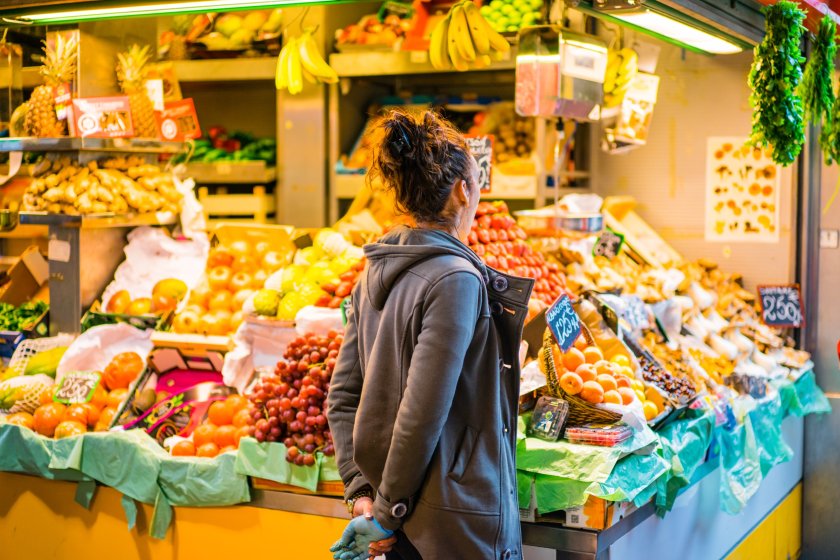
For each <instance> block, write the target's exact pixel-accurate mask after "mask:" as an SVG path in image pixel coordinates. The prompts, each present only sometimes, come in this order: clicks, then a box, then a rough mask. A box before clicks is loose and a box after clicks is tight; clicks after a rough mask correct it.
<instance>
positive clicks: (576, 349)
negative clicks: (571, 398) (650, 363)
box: [551, 336, 665, 420]
mask: <svg viewBox="0 0 840 560" xmlns="http://www.w3.org/2000/svg"><path fill="white" fill-rule="evenodd" d="M551 350H552V353H553V357H554V364H555V367H557V370H558V371H557V373H558V375H559V377H560V386H561V387H562V388H563V390H564V391H565V392H566V393H568V394H570V395H580V397H581V398H582V399H584V400H586V401H589V402H591V403H593V404H600V403H611V404H623V405H629V404H631V403H632V402H633V401H635V400H636V399H638V400H639V401H640V402H641V403H642V410H643V411H644V413H645V418H646V419H647V420H652V419H654V418H656V417H657V416H659V414H660V413H662V411H663V410H665V400H664V398H663V397H662V395H661V394H660V393H659V392H658V391H656V389H653V388H651V387H648V388H647V389H646V388H645V386H644V383H642V382H641V381H640V380H639V379H637V378H636V374H635V372H634V371H633V368H632V367H631V362H630V358H628V356H626V355H624V354H621V353H616V354H615V355H613V356H611V357H610V359H609V360H605V359H604V353H603V351H602V350H601V349H600V348H599V347H598V346H595V345H590V344H588V343H587V342H586V339H585V338H583V337H582V336H581V337H578V339H577V340H576V341H575V344H574V346H573V347H572V348H569V350H568V351H566V352H565V353H563V352H560V348H559V347H558V346H556V345H553V346H552V348H551Z"/></svg>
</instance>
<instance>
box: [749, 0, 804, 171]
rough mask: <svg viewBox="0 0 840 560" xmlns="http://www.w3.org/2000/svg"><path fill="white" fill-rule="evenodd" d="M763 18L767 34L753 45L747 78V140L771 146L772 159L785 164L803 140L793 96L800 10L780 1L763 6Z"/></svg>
mask: <svg viewBox="0 0 840 560" xmlns="http://www.w3.org/2000/svg"><path fill="white" fill-rule="evenodd" d="M764 17H765V31H766V34H765V36H764V40H762V42H761V43H760V44H759V45H758V46H757V47H756V48H755V60H753V65H752V68H751V69H750V77H749V85H750V88H752V93H751V94H750V104H751V105H752V107H753V130H752V138H751V142H752V144H753V145H755V146H758V147H764V146H770V147H771V148H772V149H773V161H775V162H776V163H778V164H781V165H790V164H791V163H793V162H794V160H796V157H797V156H798V155H799V152H800V151H801V150H802V144H803V143H804V142H805V132H804V130H803V126H802V125H803V108H802V100H801V99H800V98H799V97H798V96H797V95H796V88H797V87H798V86H799V82H800V81H801V80H802V63H803V62H804V61H805V59H804V58H803V57H802V53H801V52H800V51H799V43H800V41H801V40H802V32H803V30H804V28H803V27H802V21H803V20H804V19H805V14H804V13H803V12H802V10H800V9H799V7H798V6H797V5H796V4H795V3H793V2H789V1H788V0H782V1H780V2H779V3H777V4H773V5H772V6H767V7H766V8H764Z"/></svg>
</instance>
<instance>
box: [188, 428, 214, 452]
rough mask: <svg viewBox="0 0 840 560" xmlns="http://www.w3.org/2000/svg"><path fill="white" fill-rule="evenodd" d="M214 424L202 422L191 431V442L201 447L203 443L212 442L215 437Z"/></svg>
mask: <svg viewBox="0 0 840 560" xmlns="http://www.w3.org/2000/svg"><path fill="white" fill-rule="evenodd" d="M216 429H217V428H216V426H214V425H213V424H202V425H201V426H199V427H198V428H196V429H195V431H194V432H193V443H195V446H196V447H201V446H202V445H204V444H205V443H212V442H213V440H214V439H215V437H216Z"/></svg>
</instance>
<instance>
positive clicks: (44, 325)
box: [0, 0, 840, 560]
mask: <svg viewBox="0 0 840 560" xmlns="http://www.w3.org/2000/svg"><path fill="white" fill-rule="evenodd" d="M243 7H244V6H243ZM625 8H626V7H625ZM50 9H51V10H53V11H52V12H50V11H48V10H47V9H46V8H43V9H41V8H33V9H31V10H30V11H29V12H27V10H26V9H19V10H14V11H12V12H9V13H6V12H5V11H4V10H5V8H3V9H0V15H3V16H9V18H10V19H9V21H12V22H15V21H27V19H28V20H29V21H33V22H36V23H44V24H47V25H49V24H55V23H60V24H64V23H73V25H71V26H69V27H68V28H61V29H59V30H56V29H55V28H53V27H47V29H46V33H42V31H43V29H41V28H38V27H37V26H35V27H32V28H27V30H24V29H23V28H22V27H20V26H17V25H13V26H12V27H11V28H10V29H11V35H10V37H11V38H7V39H6V40H5V41H3V42H0V55H2V56H0V130H3V131H4V132H3V136H2V137H0V156H2V159H0V196H2V205H3V210H2V217H3V220H5V221H4V222H3V224H4V226H3V229H4V230H5V231H4V232H3V233H0V240H2V245H0V247H2V251H3V255H6V256H4V259H5V260H7V261H8V262H9V264H11V266H10V267H9V269H8V270H7V271H6V272H4V276H3V279H2V282H3V283H2V284H0V319H2V328H3V329H4V330H3V331H2V332H0V337H2V345H0V356H2V357H3V358H4V362H3V368H2V370H1V371H0V471H3V472H2V474H0V511H3V515H2V518H0V541H2V542H4V543H6V542H9V543H12V546H11V548H10V549H8V550H10V554H11V556H10V557H11V558H19V557H20V558H23V557H27V558H31V557H33V555H34V557H41V556H44V557H47V556H55V555H59V556H60V555H69V554H73V555H76V554H80V553H85V554H86V555H87V556H88V557H92V558H99V557H105V556H106V555H108V554H109V552H108V550H105V548H101V547H97V546H93V547H91V545H90V543H91V542H93V543H96V542H117V543H122V544H123V545H124V546H125V547H126V548H127V549H131V550H132V551H134V552H131V554H135V552H136V554H135V555H136V556H137V557H138V558H141V557H147V556H154V557H156V558H157V557H161V558H168V557H173V558H176V557H179V556H182V555H185V554H188V555H197V554H198V553H200V552H204V553H206V554H213V555H218V554H220V553H221V552H220V551H223V550H224V551H226V553H229V554H237V555H243V554H264V553H273V554H276V553H277V549H276V544H275V543H273V542H270V541H269V540H267V539H266V538H265V535H266V533H265V531H266V530H267V527H269V526H270V527H272V528H274V527H280V529H278V530H279V531H280V532H281V533H283V534H284V535H286V536H287V539H284V540H287V541H288V543H289V544H288V548H287V549H285V550H283V551H282V552H283V553H284V554H285V555H288V556H289V557H293V556H294V557H307V558H320V557H327V552H326V550H327V548H328V546H329V544H331V542H332V541H333V540H334V538H335V537H336V536H337V535H338V534H339V532H340V530H341V528H342V527H343V525H344V519H346V518H347V513H346V508H345V507H344V504H343V501H342V499H341V496H342V494H343V485H342V484H341V481H340V477H339V475H338V469H337V467H336V464H335V460H334V457H333V455H334V448H333V444H332V436H331V434H330V430H329V425H328V421H327V418H326V412H325V400H326V395H327V393H328V391H329V381H330V377H331V375H332V370H333V368H334V366H335V360H336V357H337V355H338V352H339V349H340V348H341V345H342V343H343V336H342V331H343V327H344V322H345V321H346V315H345V312H344V307H345V306H346V305H347V301H348V299H347V298H348V296H350V294H351V292H352V290H353V288H354V286H355V285H356V283H357V282H358V281H359V279H360V277H361V275H362V274H363V273H364V267H365V258H364V251H363V249H362V246H363V245H364V244H365V243H367V242H369V241H372V240H375V239H377V238H378V237H379V236H380V235H382V234H383V233H384V232H386V231H387V230H388V229H389V228H392V227H394V226H395V225H397V224H400V223H402V222H404V221H405V217H404V216H400V215H399V214H398V213H396V212H395V210H394V203H393V199H392V197H391V195H390V193H388V192H387V191H384V190H383V189H382V188H381V185H378V184H377V183H376V182H375V181H369V180H368V179H367V176H366V171H367V170H368V169H369V167H370V161H371V152H370V145H371V144H372V142H374V141H375V130H374V127H372V123H373V122H374V119H375V117H376V115H378V114H381V111H383V110H387V109H388V108H390V107H412V108H436V109H437V110H439V111H441V112H442V113H443V114H445V115H446V116H447V118H449V119H450V120H451V121H452V122H453V123H455V124H456V125H457V126H458V127H459V129H460V130H462V131H463V132H464V133H465V134H467V135H468V137H469V138H470V146H471V149H472V150H473V152H474V156H475V157H476V159H477V161H478V163H479V166H480V169H481V181H482V187H483V191H484V192H483V193H482V199H483V200H482V202H481V203H480V204H479V207H478V212H477V215H476V217H475V219H474V223H473V227H472V230H471V232H470V234H469V236H468V238H467V240H466V243H467V245H468V246H469V247H470V248H471V249H472V250H473V251H474V252H475V253H476V254H477V255H478V256H479V257H481V258H482V260H483V261H484V262H485V263H486V264H487V265H488V266H491V267H493V268H496V269H498V270H500V271H503V272H506V273H509V274H513V275H516V276H524V277H529V278H532V279H534V280H535V287H534V291H533V293H532V297H531V301H530V303H529V307H528V309H529V313H528V321H527V324H526V327H525V332H524V335H523V340H522V343H521V349H522V351H521V362H522V363H521V366H522V379H521V393H520V407H519V412H520V415H519V423H518V439H517V478H518V480H517V482H518V490H519V504H520V516H521V520H522V527H523V540H524V545H525V546H526V548H525V551H524V556H525V557H526V558H528V559H529V560H538V559H541V558H546V559H547V558H555V557H556V558H592V559H599V560H603V559H604V558H608V557H613V558H635V557H640V558H641V557H668V555H669V553H670V552H672V551H671V550H670V548H669V547H672V546H673V542H674V540H673V539H674V538H676V537H675V536H676V535H679V536H681V537H680V538H681V539H682V541H683V542H687V543H690V542H695V543H697V546H696V547H694V548H693V549H692V550H689V551H687V552H686V553H685V556H687V557H690V558H698V559H699V558H713V557H714V558H723V557H725V556H727V555H730V554H731V557H733V558H737V557H753V558H758V557H764V556H761V555H762V554H767V550H768V549H766V548H765V549H761V552H756V550H757V549H754V548H750V547H754V546H759V547H760V546H761V545H760V544H758V545H757V544H755V543H760V542H766V541H767V539H770V540H773V541H774V542H775V543H776V545H775V549H774V552H773V553H772V554H775V555H777V556H778V555H784V554H787V553H789V554H790V555H794V554H796V553H797V552H798V550H799V548H800V546H801V540H800V537H799V533H798V532H797V531H798V530H791V531H787V530H786V529H783V527H787V526H788V525H790V524H789V523H781V522H779V523H777V522H776V519H779V518H780V517H779V516H790V515H791V512H792V511H796V512H797V513H796V514H795V515H796V516H798V515H799V514H798V508H799V507H800V506H799V504H800V503H801V482H802V477H803V468H802V458H803V455H804V450H803V420H802V419H803V418H804V417H805V416H807V415H811V414H823V413H828V412H830V410H831V407H830V405H829V401H828V400H827V399H826V397H825V395H824V394H823V392H822V391H821V390H820V388H819V386H818V384H817V379H818V378H819V377H820V372H819V371H815V363H814V360H812V359H811V355H812V353H813V352H814V350H815V348H814V347H812V346H810V345H807V344H805V345H803V342H806V341H807V339H808V331H807V328H811V327H810V325H811V322H812V320H813V319H814V317H815V316H816V314H817V313H818V311H817V309H816V308H814V307H813V301H814V300H813V299H812V297H813V296H812V294H810V293H808V291H807V290H805V291H803V289H802V287H804V286H807V284H806V283H803V282H804V280H803V277H802V273H801V272H800V269H802V268H803V267H804V268H806V269H807V267H808V266H809V264H808V259H809V258H811V257H812V256H813V255H811V256H809V255H808V251H807V243H809V242H811V241H808V240H807V239H806V240H803V234H802V229H803V228H804V227H805V226H806V223H807V222H803V221H802V220H801V218H800V217H799V216H798V215H797V211H798V210H799V211H801V208H803V207H804V206H805V205H806V204H807V203H808V200H809V198H808V196H810V195H808V194H807V193H803V192H802V189H801V188H800V189H799V192H797V188H798V187H797V185H801V184H802V183H803V182H804V181H808V180H812V181H818V178H816V179H815V178H813V177H811V178H809V177H808V176H807V175H803V173H802V169H801V168H802V167H803V166H794V167H791V163H793V162H794V161H796V160H797V158H798V157H800V156H799V154H800V152H802V151H803V145H804V152H803V153H804V154H806V155H807V157H810V158H813V157H820V156H821V154H820V153H819V149H820V144H818V143H817V137H816V136H814V135H813V134H810V136H808V141H807V142H806V134H805V124H804V123H805V122H806V119H807V121H808V122H812V123H817V124H819V123H822V125H823V129H824V130H823V132H824V135H823V137H822V150H823V151H825V157H827V158H829V159H836V154H834V152H833V151H832V150H833V145H834V144H833V141H832V140H831V138H833V136H832V135H835V133H836V127H837V123H836V122H835V120H836V116H835V115H834V113H838V114H840V111H837V110H836V109H835V108H834V107H833V106H832V102H833V97H834V93H833V91H834V87H833V84H832V80H833V77H832V76H833V69H834V54H835V47H834V33H835V30H834V24H833V23H832V21H833V20H832V19H831V17H827V18H826V19H825V20H819V19H814V17H813V11H811V12H809V14H808V16H809V17H808V18H807V19H806V14H805V13H804V12H801V11H800V9H799V8H797V7H796V6H795V5H792V4H790V3H786V2H780V3H778V4H774V5H772V6H771V7H769V8H767V9H766V10H764V11H763V12H760V11H759V9H758V6H757V5H753V3H751V2H749V3H743V4H741V3H739V4H738V9H733V10H732V11H731V13H727V14H724V15H721V14H716V13H712V14H709V13H708V12H706V11H705V10H707V8H702V7H697V6H693V7H692V6H688V5H686V6H681V8H680V9H679V10H676V11H674V10H672V11H667V10H665V11H664V12H663V11H662V10H661V6H660V5H659V4H658V3H653V2H651V3H649V5H646V6H645V7H644V8H641V9H643V10H645V13H646V14H647V16H651V14H656V15H658V17H662V18H666V19H668V18H670V19H668V21H670V22H671V23H670V25H681V26H682V27H678V28H673V27H672V28H668V29H670V30H673V29H678V30H680V31H681V32H674V31H668V30H665V31H663V29H664V28H661V27H660V28H655V29H653V30H651V29H645V27H644V26H643V25H641V24H638V25H636V24H634V23H633V21H640V20H638V19H637V20H633V18H632V17H630V19H629V20H628V19H627V14H626V13H625V12H623V11H621V10H616V9H614V7H612V6H600V5H599V3H594V5H590V4H587V3H582V4H580V5H579V6H576V9H573V8H572V7H566V6H562V5H553V4H552V5H546V4H544V3H543V2H541V1H533V2H531V1H519V0H517V1H515V2H507V1H506V0H494V1H493V2H488V3H486V5H483V4H482V3H481V2H471V1H466V2H458V3H438V2H415V3H414V4H411V5H407V4H398V3H392V2H386V3H384V4H382V5H379V4H375V3H350V4H339V5H335V6H320V7H315V8H311V9H310V8H308V7H307V8H302V7H284V8H283V9H280V8H268V9H258V10H252V11H239V9H237V10H232V11H228V12H219V13H212V14H193V13H190V14H189V15H185V14H179V13H175V12H172V11H171V10H170V11H167V10H166V9H163V10H162V11H161V14H160V17H154V16H156V15H158V14H156V13H153V12H149V13H148V14H140V15H147V16H148V17H146V18H140V19H126V20H118V21H117V22H111V20H105V21H93V20H97V19H98V18H99V17H100V16H102V17H104V15H103V14H97V15H96V16H90V19H91V21H88V18H87V17H82V18H80V21H81V23H78V24H76V23H75V22H74V21H72V20H73V18H76V17H78V14H77V15H72V14H65V15H62V14H61V13H60V12H55V10H57V8H56V7H52V8H50ZM10 10H11V8H10ZM663 14H664V15H663ZM636 15H639V14H636ZM648 19H650V17H648ZM709 20H711V22H712V23H709ZM4 21H6V20H4ZM803 22H805V24H806V25H808V26H809V27H808V29H810V31H808V30H806V28H805V27H803V26H802V23H803ZM70 27H72V29H70ZM33 29H35V31H32V30H33ZM686 29H688V30H690V31H691V32H686V31H685V30H686ZM126 30H129V32H128V35H126V33H125V31H126ZM39 33H42V35H43V38H44V44H43V47H42V46H41V45H40V44H39V40H40V36H39ZM803 33H810V34H809V35H808V40H809V41H810V43H809V44H813V49H811V50H810V51H809V58H808V59H807V65H805V63H806V59H805V58H804V56H802V55H801V54H800V51H799V43H800V38H801V36H802V34H803ZM126 36H129V37H131V39H132V42H134V41H135V40H136V42H137V43H138V44H137V45H129V44H126V40H125V38H124V37H126ZM13 41H17V43H14V42H13ZM144 43H145V44H144ZM152 45H157V48H156V49H153V48H152ZM754 45H758V47H757V49H756V50H755V54H754V55H753V54H751V52H750V49H751V48H752V47H753V46H754ZM41 51H42V52H41ZM38 52H41V54H43V58H42V61H43V62H42V65H41V67H40V69H38V70H35V69H34V67H33V66H32V64H31V63H32V60H33V59H32V55H33V54H37V53H38ZM329 53H332V54H329ZM708 55H717V56H708ZM3 57H5V58H3ZM779 57H785V60H798V58H799V57H801V58H802V63H803V65H805V69H804V73H803V72H802V71H801V70H799V66H798V65H794V66H795V68H788V69H787V70H786V71H785V72H784V73H783V75H779V76H777V75H774V74H773V71H774V70H772V69H773V68H777V67H778V65H773V64H772V62H773V60H774V59H775V58H779ZM24 61H25V62H24ZM782 66H784V65H782ZM789 66H790V65H789ZM92 68H100V69H101V68H109V69H111V68H112V69H113V70H109V71H107V72H104V71H103V72H93V71H91V69H92ZM768 68H769V69H770V70H768ZM6 75H8V76H9V78H10V79H9V80H6V81H4V80H3V78H4V76H6ZM747 76H749V80H748V79H747ZM455 78H457V79H455ZM775 88H779V89H780V91H776V90H775ZM24 90H25V92H24ZM713 91H717V92H718V94H719V95H711V93H710V92H713ZM774 96H775V97H774ZM779 98H781V99H785V100H786V104H782V105H781V106H782V108H781V109H780V108H779V106H778V105H777V104H774V103H770V100H771V99H779ZM722 99H724V100H725V102H722V101H721V100H722ZM748 99H749V100H750V104H749V105H748V104H747V100H748ZM24 100H26V101H27V103H26V104H21V103H22V102H23V101H24ZM788 102H789V103H788ZM4 111H5V112H4ZM778 111H788V113H787V114H786V115H787V116H788V117H790V119H788V120H786V121H785V123H787V124H785V125H784V126H780V125H779V124H778V123H779V122H780V121H779V119H778V118H776V119H774V118H773V115H776V116H777V117H778V114H776V113H777V112H778ZM783 116H784V115H783ZM275 125H276V126H275ZM811 132H813V130H811ZM814 154H816V155H814ZM802 157H805V156H802ZM817 194H818V190H817ZM325 224H331V225H330V226H328V227H323V226H324V225H325ZM24 249H25V250H24ZM36 518H37V519H39V520H41V521H39V524H41V525H44V524H48V525H49V526H51V527H53V529H52V533H53V534H54V535H57V536H56V538H55V539H38V538H36V537H35V536H31V537H29V538H25V539H21V537H20V535H30V534H32V535H34V533H33V531H34V530H35V528H34V527H33V525H32V521H31V520H32V519H36ZM68 518H69V519H71V521H70V522H69V523H67V522H65V521H63V520H66V519H68ZM123 519H124V520H125V523H127V525H128V527H129V528H130V529H131V531H130V532H126V531H124V527H125V523H124V522H123ZM795 526H796V527H799V523H798V522H797V523H796V524H795ZM211 528H212V530H210V529H211ZM272 530H274V529H272ZM222 541H225V542H227V541H232V542H227V544H223V543H222ZM25 542H26V543H29V544H24V543H25ZM233 543H235V544H233ZM32 547H35V548H32ZM739 547H740V548H739ZM739 554H741V555H742V556H738V555H739ZM772 554H771V555H772ZM768 557H769V556H768Z"/></svg>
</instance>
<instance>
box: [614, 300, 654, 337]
mask: <svg viewBox="0 0 840 560" xmlns="http://www.w3.org/2000/svg"><path fill="white" fill-rule="evenodd" d="M621 299H623V300H624V303H625V304H626V307H625V308H624V313H622V317H623V318H624V320H625V321H627V323H628V324H629V325H630V328H632V329H633V330H634V331H637V330H643V329H648V328H650V314H649V313H648V310H647V307H645V302H644V301H642V298H640V297H639V296H621Z"/></svg>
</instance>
